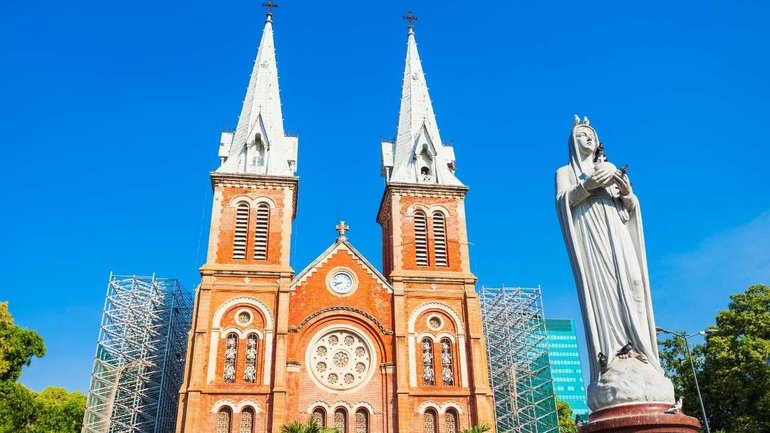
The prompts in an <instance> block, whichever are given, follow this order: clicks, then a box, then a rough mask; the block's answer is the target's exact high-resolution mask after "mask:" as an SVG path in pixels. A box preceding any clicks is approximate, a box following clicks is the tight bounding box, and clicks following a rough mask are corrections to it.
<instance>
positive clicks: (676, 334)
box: [655, 326, 717, 433]
mask: <svg viewBox="0 0 770 433" xmlns="http://www.w3.org/2000/svg"><path fill="white" fill-rule="evenodd" d="M655 330H657V331H658V332H662V333H664V334H670V335H673V336H674V338H676V337H679V338H681V339H682V341H684V350H685V353H686V354H687V359H688V360H690V368H691V369H692V378H693V379H694V381H695V391H696V392H697V393H698V403H700V412H701V414H702V415H703V423H704V424H705V425H706V433H711V429H710V428H709V420H708V417H707V416H706V408H705V407H704V406H703V397H701V395H700V386H699V385H698V375H697V374H695V364H693V362H692V355H691V354H690V343H689V341H688V339H689V338H690V337H694V336H696V335H702V336H704V337H708V336H709V335H713V334H716V333H717V329H715V328H706V329H705V330H703V331H700V332H696V333H694V334H688V333H687V332H685V331H682V332H674V331H669V330H668V329H666V328H662V327H660V326H656V327H655Z"/></svg>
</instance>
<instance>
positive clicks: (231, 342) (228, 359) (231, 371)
mask: <svg viewBox="0 0 770 433" xmlns="http://www.w3.org/2000/svg"><path fill="white" fill-rule="evenodd" d="M236 359H238V334H236V333H234V332H231V333H230V334H227V339H226V340H225V368H224V371H223V375H222V378H223V379H224V380H225V382H229V383H233V382H235V360H236Z"/></svg>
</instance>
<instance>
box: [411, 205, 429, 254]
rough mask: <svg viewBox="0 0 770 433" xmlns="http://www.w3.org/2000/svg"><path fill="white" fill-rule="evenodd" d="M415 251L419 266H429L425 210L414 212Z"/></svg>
mask: <svg viewBox="0 0 770 433" xmlns="http://www.w3.org/2000/svg"><path fill="white" fill-rule="evenodd" d="M414 251H415V261H416V263H417V266H428V227H427V218H426V217H425V212H423V211H421V210H418V211H415V213H414Z"/></svg>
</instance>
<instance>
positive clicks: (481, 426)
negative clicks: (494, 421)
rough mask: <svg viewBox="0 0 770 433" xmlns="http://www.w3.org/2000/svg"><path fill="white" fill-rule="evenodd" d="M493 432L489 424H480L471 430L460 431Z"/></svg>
mask: <svg viewBox="0 0 770 433" xmlns="http://www.w3.org/2000/svg"><path fill="white" fill-rule="evenodd" d="M490 430H492V427H490V426H489V424H479V425H475V426H473V427H471V428H466V429H463V430H461V431H460V433H485V432H488V431H490Z"/></svg>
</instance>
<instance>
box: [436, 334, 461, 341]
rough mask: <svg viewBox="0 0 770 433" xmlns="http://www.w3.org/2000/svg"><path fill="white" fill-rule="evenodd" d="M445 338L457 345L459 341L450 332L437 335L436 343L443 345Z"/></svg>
mask: <svg viewBox="0 0 770 433" xmlns="http://www.w3.org/2000/svg"><path fill="white" fill-rule="evenodd" d="M444 338H448V339H449V341H451V342H452V344H457V340H456V339H455V336H454V335H452V334H450V333H448V332H441V333H439V334H438V335H436V342H437V343H441V340H442V339H444Z"/></svg>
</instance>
